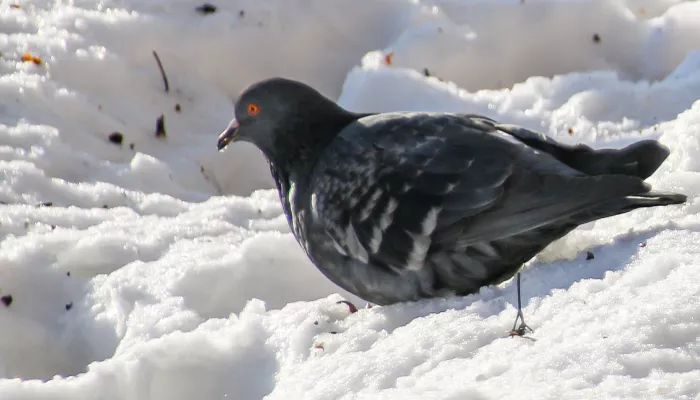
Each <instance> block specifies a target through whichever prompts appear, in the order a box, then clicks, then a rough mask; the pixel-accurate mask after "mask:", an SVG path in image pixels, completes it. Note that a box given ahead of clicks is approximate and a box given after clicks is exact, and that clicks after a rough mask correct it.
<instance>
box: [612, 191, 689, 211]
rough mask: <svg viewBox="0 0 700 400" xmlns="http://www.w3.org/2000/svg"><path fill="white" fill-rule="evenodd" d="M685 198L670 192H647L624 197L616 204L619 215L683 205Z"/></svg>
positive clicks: (682, 195)
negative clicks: (652, 208)
mask: <svg viewBox="0 0 700 400" xmlns="http://www.w3.org/2000/svg"><path fill="white" fill-rule="evenodd" d="M686 199H687V196H686V195H684V194H680V193H670V192H647V193H641V194H636V195H633V196H628V197H625V198H624V199H621V200H620V201H619V203H618V208H619V209H620V211H621V212H620V213H618V214H621V213H624V212H627V211H632V210H634V209H636V208H644V207H657V206H670V205H674V204H683V203H685V201H686Z"/></svg>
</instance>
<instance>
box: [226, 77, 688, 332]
mask: <svg viewBox="0 0 700 400" xmlns="http://www.w3.org/2000/svg"><path fill="white" fill-rule="evenodd" d="M234 114H235V117H234V119H233V120H232V121H231V123H230V124H229V125H228V127H227V128H226V129H225V130H224V131H223V132H222V133H221V134H220V135H219V137H218V144H217V147H218V149H219V150H220V151H221V150H223V149H224V148H225V147H226V146H227V145H228V144H229V143H232V142H235V141H246V142H250V143H252V144H254V145H255V146H256V147H257V148H258V149H260V151H261V152H262V153H263V155H264V156H265V158H266V159H267V161H268V163H269V166H270V170H271V173H272V177H273V178H274V181H275V183H276V187H277V191H278V193H279V198H280V201H281V205H282V209H283V211H284V214H285V216H286V218H287V221H288V223H289V226H290V228H291V231H292V233H293V235H294V236H295V238H296V240H297V241H298V243H299V245H300V246H301V248H302V249H303V250H304V251H305V253H306V254H307V256H308V257H309V259H310V260H311V262H312V263H313V264H314V265H315V266H316V267H317V268H318V269H319V270H320V271H321V272H322V273H323V274H324V275H325V276H326V277H327V278H328V279H330V280H331V281H332V282H334V283H335V284H336V285H338V286H340V287H341V288H343V289H345V290H347V291H348V292H350V293H353V294H355V295H357V296H358V297H360V298H362V299H364V300H366V301H368V302H370V303H374V304H378V305H390V304H395V303H400V302H411V301H418V300H421V299H427V298H435V297H444V296H449V295H456V296H466V295H470V294H473V293H476V292H478V291H479V290H480V288H482V287H485V286H489V285H497V284H500V283H502V282H505V281H507V280H509V279H511V278H513V277H514V276H516V274H517V288H518V315H517V318H516V321H515V324H514V326H513V330H512V331H511V333H512V334H517V335H520V336H522V335H523V334H524V332H526V331H527V330H529V331H531V329H530V328H529V326H527V324H526V323H525V320H524V318H523V315H522V307H521V303H520V273H519V271H520V269H521V267H522V265H523V264H524V263H525V262H527V261H528V260H530V259H532V258H533V257H534V256H535V255H537V254H538V253H539V252H540V251H542V250H543V249H544V248H545V247H546V246H547V245H548V244H550V243H551V242H553V241H554V240H557V239H559V238H561V237H563V236H564V235H566V234H567V233H569V232H570V231H572V230H573V229H575V228H576V227H577V226H579V225H581V224H585V223H587V222H591V221H595V220H598V219H601V218H606V217H611V216H614V215H618V214H623V213H626V212H629V211H632V210H634V209H637V208H641V207H654V206H667V205H673V204H682V203H684V202H685V201H686V196H685V195H683V194H678V193H665V192H656V191H651V186H650V185H649V184H648V183H646V182H644V179H646V178H647V177H649V176H650V175H651V174H652V173H654V172H655V171H656V170H657V168H658V167H659V166H660V165H661V164H662V162H663V161H664V160H665V159H666V157H668V155H669V150H668V149H667V148H666V147H665V146H663V145H661V144H660V143H658V142H657V141H654V140H642V141H638V142H636V143H633V144H631V145H629V146H627V147H624V148H621V149H600V150H595V149H593V148H591V147H588V146H585V145H576V146H569V145H565V144H561V143H558V142H556V141H555V140H553V139H552V138H550V137H548V136H546V135H544V134H541V133H537V132H534V131H531V130H528V129H525V128H523V127H519V126H516V125H509V124H502V123H498V122H497V121H495V120H493V119H491V118H488V117H485V116H480V115H474V114H456V113H439V112H386V113H355V112H351V111H349V110H346V109H344V108H343V107H341V106H339V105H338V104H336V103H335V102H334V101H333V100H331V99H329V98H327V97H325V96H323V95H322V94H321V93H320V92H318V91H317V90H315V89H314V88H312V87H311V86H309V85H306V84H304V83H302V82H298V81H294V80H290V79H286V78H279V77H277V78H270V79H265V80H262V81H259V82H257V83H254V84H252V85H251V86H249V87H248V88H247V89H245V90H244V91H243V92H242V93H241V95H240V96H239V98H238V99H237V101H236V102H235V105H234ZM518 320H520V322H521V323H520V325H519V326H516V325H517V323H518Z"/></svg>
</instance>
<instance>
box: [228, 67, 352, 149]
mask: <svg viewBox="0 0 700 400" xmlns="http://www.w3.org/2000/svg"><path fill="white" fill-rule="evenodd" d="M234 112H235V118H234V119H233V120H232V121H231V123H229V125H228V127H227V128H226V129H225V130H224V131H223V132H222V133H221V134H220V135H219V141H218V143H217V147H218V149H219V150H221V149H223V148H224V147H226V146H227V145H228V144H229V143H232V142H234V141H238V140H240V141H246V142H250V143H253V144H254V145H256V146H257V147H258V148H259V149H261V150H262V151H263V152H264V153H266V155H268V156H274V155H275V154H277V153H280V152H288V151H289V150H292V149H290V148H289V146H290V145H292V144H293V143H303V142H304V140H307V141H308V140H314V139H315V138H314V137H313V135H315V133H314V131H315V130H317V129H316V128H318V127H319V126H321V127H323V125H324V123H325V122H326V121H333V119H334V118H335V117H336V114H337V115H338V116H342V115H347V114H349V113H347V112H346V111H345V110H343V109H342V108H340V107H339V106H338V105H336V104H335V103H334V102H333V101H332V100H330V99H328V98H326V97H324V96H323V95H322V94H321V93H319V92H318V91H316V90H315V89H313V88H311V87H310V86H308V85H306V84H303V83H301V82H297V81H293V80H289V79H284V78H271V79H266V80H264V81H260V82H258V83H255V84H253V85H251V86H250V87H248V88H247V89H245V90H244V91H243V93H241V95H240V96H239V98H238V100H237V101H236V104H235V108H234Z"/></svg>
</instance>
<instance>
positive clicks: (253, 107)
mask: <svg viewBox="0 0 700 400" xmlns="http://www.w3.org/2000/svg"><path fill="white" fill-rule="evenodd" d="M259 112H260V106H258V105H257V104H255V103H250V104H248V114H250V115H257V114H258V113H259Z"/></svg>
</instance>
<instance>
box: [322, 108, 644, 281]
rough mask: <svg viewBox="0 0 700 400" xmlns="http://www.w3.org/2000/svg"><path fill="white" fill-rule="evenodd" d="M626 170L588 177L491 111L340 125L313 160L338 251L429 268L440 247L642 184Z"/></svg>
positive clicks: (506, 231) (513, 229)
mask: <svg viewBox="0 0 700 400" xmlns="http://www.w3.org/2000/svg"><path fill="white" fill-rule="evenodd" d="M623 178H627V179H623V180H622V182H617V181H616V182H608V181H607V180H606V179H607V177H587V176H583V175H581V174H580V173H578V172H577V171H573V170H570V169H567V167H565V166H563V165H562V164H561V163H559V162H557V161H556V159H554V158H552V157H551V156H549V155H547V154H546V153H542V152H540V151H537V150H535V149H532V148H529V147H528V146H525V145H523V144H522V143H513V142H512V141H509V140H507V139H504V138H502V137H501V134H498V132H497V131H496V130H495V129H494V126H493V124H491V123H490V122H489V120H485V119H479V118H464V117H459V116H451V115H440V116H435V115H430V114H409V115H402V114H389V115H377V116H372V117H367V118H363V119H361V120H359V121H358V122H356V123H354V124H352V125H350V126H348V127H347V128H346V129H345V130H344V131H343V132H341V134H340V135H339V136H338V137H337V138H336V139H335V140H334V141H333V142H332V143H331V145H329V147H327V148H326V150H325V151H324V153H323V155H322V156H321V158H320V159H319V162H318V163H317V165H316V167H315V168H314V172H313V174H312V178H311V181H310V185H309V188H310V194H309V196H310V202H311V211H312V215H313V218H314V223H315V224H316V225H317V226H320V227H321V229H324V230H325V231H326V233H327V234H328V236H329V237H330V238H331V239H332V240H333V242H334V243H335V245H336V249H337V250H338V251H339V252H341V253H342V254H345V255H347V256H348V257H352V258H354V259H357V260H359V261H362V262H365V263H367V262H370V263H372V264H375V265H383V266H386V267H388V268H391V269H393V270H405V269H420V268H422V267H423V266H424V264H425V260H426V257H427V256H428V255H429V253H430V252H431V251H434V250H442V251H444V250H447V251H450V250H456V246H457V247H458V246H467V245H469V243H473V242H478V241H483V240H493V239H496V238H499V237H505V236H509V235H514V234H517V233H520V232H523V231H526V230H528V229H532V228H534V227H539V226H542V225H543V224H546V223H549V222H551V221H553V220H556V219H557V218H563V217H566V216H569V215H571V214H572V213H575V212H578V211H580V210H581V209H583V208H585V207H590V206H591V205H595V204H598V203H600V202H602V201H606V200H609V199H611V198H614V197H616V196H617V197H619V196H620V195H623V196H624V195H626V194H629V193H631V192H634V191H635V190H637V191H640V190H641V191H643V189H642V188H643V185H642V184H641V181H640V180H639V179H637V178H634V179H632V178H628V177H623ZM632 180H633V181H634V182H631V181H632ZM603 181H605V182H603ZM625 182H627V183H625ZM591 184H593V186H595V185H596V184H597V185H598V186H596V187H594V188H593V189H591V188H590V187H588V186H587V185H591ZM615 184H617V186H616V185H615ZM601 185H602V186H601ZM603 186H604V190H599V189H600V188H602V187H603ZM632 186H634V188H632ZM450 247H452V248H450Z"/></svg>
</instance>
